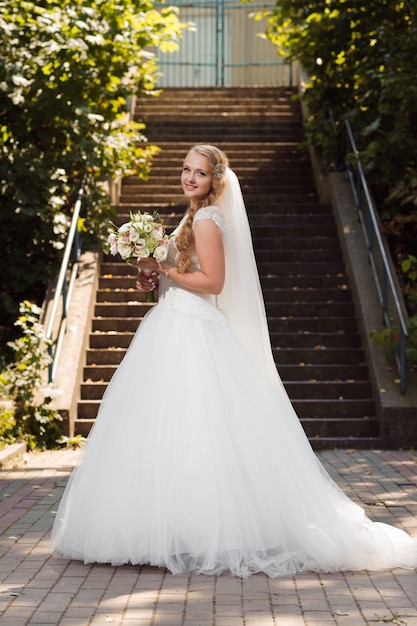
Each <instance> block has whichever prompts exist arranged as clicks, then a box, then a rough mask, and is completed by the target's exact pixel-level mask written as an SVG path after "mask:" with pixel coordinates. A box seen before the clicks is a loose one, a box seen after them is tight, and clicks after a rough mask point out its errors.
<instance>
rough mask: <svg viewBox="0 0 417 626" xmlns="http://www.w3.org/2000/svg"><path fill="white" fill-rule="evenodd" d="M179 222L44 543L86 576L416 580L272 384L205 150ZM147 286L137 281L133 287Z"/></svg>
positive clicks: (240, 240)
mask: <svg viewBox="0 0 417 626" xmlns="http://www.w3.org/2000/svg"><path fill="white" fill-rule="evenodd" d="M181 183H182V188H183V191H184V194H185V196H186V197H187V198H188V199H189V209H188V210H187V212H186V213H185V216H184V218H183V219H182V221H181V223H180V224H179V226H178V228H177V229H176V231H175V232H174V237H173V238H172V239H171V241H170V245H169V252H168V258H167V261H166V262H164V263H162V264H158V263H157V262H156V261H155V260H154V259H146V260H141V261H140V264H139V265H140V268H142V269H143V270H148V272H145V273H144V272H142V273H139V275H138V283H137V285H138V288H139V289H140V290H142V291H146V290H149V289H152V288H153V287H154V286H155V282H156V281H159V292H160V297H159V303H158V305H157V306H156V307H154V308H153V309H152V310H151V311H150V312H149V313H148V314H147V315H146V316H145V318H144V320H143V322H142V323H141V324H140V327H139V329H138V331H137V333H136V335H135V338H134V340H133V342H132V344H131V346H130V348H129V350H128V352H127V354H126V356H125V358H124V360H123V362H122V363H121V365H120V367H119V368H118V370H117V372H116V374H115V375H114V377H113V379H112V381H111V383H110V385H109V386H108V389H107V391H106V393H105V396H104V399H103V402H102V405H101V408H100V412H99V415H98V417H97V421H96V424H95V426H94V428H93V430H92V432H91V434H90V437H89V439H88V442H87V445H86V448H85V451H84V453H83V456H82V460H81V463H80V465H79V467H78V468H76V469H75V470H74V472H73V474H72V476H71V478H70V481H69V483H68V485H67V488H66V491H65V493H64V496H63V498H62V501H61V503H60V506H59V510H58V513H57V516H56V520H55V523H54V527H53V531H52V545H53V549H54V551H55V552H57V553H59V554H61V555H65V556H66V557H70V558H73V559H80V560H83V561H84V562H85V563H90V562H102V563H111V564H113V565H120V564H123V563H131V564H145V563H146V564H150V565H155V566H162V567H166V568H168V569H169V570H170V571H171V572H172V573H174V574H175V573H179V572H184V571H194V572H198V573H204V574H219V573H221V572H222V571H225V570H226V571H227V570H228V571H230V572H231V573H232V574H234V575H236V576H243V577H247V576H249V575H251V574H253V573H255V572H265V573H266V574H268V575H269V576H273V577H277V576H284V575H293V574H295V573H297V572H305V571H316V572H335V571H342V570H362V569H370V570H381V569H385V568H392V567H405V568H415V567H417V541H415V540H413V539H412V538H411V537H409V536H408V535H407V534H406V533H405V532H403V531H401V530H399V529H396V528H394V527H392V526H389V525H386V524H382V523H377V522H372V521H371V520H370V519H368V518H367V517H366V516H365V513H364V511H363V509H362V508H360V507H359V506H358V505H356V504H355V503H354V502H352V501H351V500H349V498H348V497H347V496H346V495H345V494H344V493H343V492H342V491H341V490H340V489H339V488H338V487H337V485H336V484H335V483H334V482H333V481H332V479H331V478H330V476H329V475H328V474H327V473H326V471H325V470H324V468H323V467H322V465H321V464H320V462H319V461H318V459H317V458H316V456H315V454H314V452H313V450H312V448H311V446H310V444H309V442H308V440H307V438H306V436H305V434H304V432H303V430H302V427H301V425H300V423H299V420H298V418H297V415H296V414H295V412H294V409H293V407H292V405H291V403H290V401H289V398H288V396H287V394H286V392H285V389H284V387H283V385H282V383H281V380H280V378H279V376H278V373H277V371H276V367H275V364H274V361H273V356H272V351H271V346H270V343H269V336H268V328H267V322H266V316H265V309H264V304H263V299H262V293H261V289H260V285H259V278H258V273H257V268H256V263H255V259H254V253H253V248H252V241H251V235H250V230H249V225H248V220H247V216H246V211H245V207H244V203H243V199H242V194H241V191H240V185H239V182H238V179H237V177H236V175H235V174H234V173H233V172H232V170H231V169H229V167H228V161H227V157H226V155H225V154H224V153H223V152H222V151H220V150H219V149H218V148H216V147H214V146H207V145H201V146H195V147H194V148H192V149H191V150H190V152H189V153H188V154H187V156H186V158H185V161H184V166H183V170H182V174H181ZM150 272H152V274H151V277H150V278H146V276H145V274H147V275H148V276H149V273H150Z"/></svg>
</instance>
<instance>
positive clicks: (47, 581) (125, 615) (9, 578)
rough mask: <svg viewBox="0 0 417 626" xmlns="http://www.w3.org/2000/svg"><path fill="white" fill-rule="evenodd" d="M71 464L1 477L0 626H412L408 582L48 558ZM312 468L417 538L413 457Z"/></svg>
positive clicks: (329, 462)
mask: <svg viewBox="0 0 417 626" xmlns="http://www.w3.org/2000/svg"><path fill="white" fill-rule="evenodd" d="M78 455H79V452H78V451H71V450H63V451H53V452H43V453H40V454H29V455H26V456H25V457H24V458H23V459H20V461H19V462H18V463H17V464H16V466H15V467H13V466H10V467H5V468H3V469H2V470H1V472H0V494H1V499H0V542H1V553H0V623H1V626H25V625H32V624H33V625H35V624H36V625H41V626H47V625H50V624H53V625H55V626H89V625H91V626H109V625H112V624H113V625H115V626H118V625H120V626H250V625H252V626H306V625H307V626H310V625H311V626H313V625H314V626H328V625H330V624H336V625H337V626H361V625H363V624H369V625H373V624H381V623H384V624H401V625H407V626H417V572H410V571H405V570H394V571H390V572H384V573H378V574H372V573H367V572H360V573H350V572H349V573H344V574H331V575H328V574H326V575H318V574H303V575H298V576H295V577H294V578H281V579H269V578H267V577H266V576H264V575H263V574H257V575H255V576H251V577H250V578H249V579H248V580H241V579H240V578H233V577H232V576H230V575H221V576H218V577H214V576H213V577H211V576H198V575H191V576H186V575H184V576H172V575H171V574H169V573H167V572H165V571H164V570H160V569H157V568H152V567H130V566H129V567H127V566H123V567H111V566H108V565H83V564H82V563H78V562H74V561H68V560H66V559H60V558H56V557H52V556H51V555H50V553H49V544H48V540H49V532H50V528H51V525H52V521H53V517H54V512H55V511H56V508H57V504H58V501H59V499H60V497H61V495H62V491H63V488H64V485H65V483H66V481H67V479H68V476H69V474H70V471H71V469H72V467H73V466H74V464H75V463H76V461H77V458H78ZM320 458H321V459H322V461H323V463H324V464H325V466H326V468H327V469H328V471H329V472H330V473H331V474H332V476H333V477H334V478H335V480H336V481H337V482H338V484H339V485H340V486H341V487H342V489H343V490H344V491H346V492H347V493H348V495H349V496H350V497H352V498H353V499H354V500H356V501H357V502H361V503H362V504H363V505H364V506H365V507H366V510H367V513H368V515H370V516H371V517H372V518H374V519H378V520H379V521H384V522H388V523H393V524H395V525H397V526H399V527H402V528H404V529H406V530H408V532H409V533H410V534H411V535H413V536H414V537H416V538H417V454H416V453H412V452H385V451H384V452H369V451H365V452H364V451H354V452H352V451H343V450H339V451H326V452H323V453H321V454H320Z"/></svg>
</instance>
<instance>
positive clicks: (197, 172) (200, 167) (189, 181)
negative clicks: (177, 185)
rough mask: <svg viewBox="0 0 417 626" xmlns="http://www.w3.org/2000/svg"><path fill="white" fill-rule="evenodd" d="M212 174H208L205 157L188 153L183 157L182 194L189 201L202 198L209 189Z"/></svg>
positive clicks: (196, 153) (195, 153) (207, 164)
mask: <svg viewBox="0 0 417 626" xmlns="http://www.w3.org/2000/svg"><path fill="white" fill-rule="evenodd" d="M212 182H213V174H211V173H210V172H209V163H208V159H207V157H205V156H203V155H202V154H199V153H198V152H189V153H188V154H187V156H186V157H185V161H184V165H183V168H182V173H181V185H182V189H183V191H184V194H185V196H186V197H187V198H190V200H200V199H201V198H204V197H205V196H206V195H207V194H208V193H209V191H210V189H211V184H212Z"/></svg>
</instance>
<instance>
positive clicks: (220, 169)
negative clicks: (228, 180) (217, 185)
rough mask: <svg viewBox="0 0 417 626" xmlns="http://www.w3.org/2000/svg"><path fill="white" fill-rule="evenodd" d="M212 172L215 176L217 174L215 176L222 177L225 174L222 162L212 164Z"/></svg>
mask: <svg viewBox="0 0 417 626" xmlns="http://www.w3.org/2000/svg"><path fill="white" fill-rule="evenodd" d="M214 174H215V176H217V178H224V176H225V175H226V167H225V166H224V165H223V163H216V165H215V166H214Z"/></svg>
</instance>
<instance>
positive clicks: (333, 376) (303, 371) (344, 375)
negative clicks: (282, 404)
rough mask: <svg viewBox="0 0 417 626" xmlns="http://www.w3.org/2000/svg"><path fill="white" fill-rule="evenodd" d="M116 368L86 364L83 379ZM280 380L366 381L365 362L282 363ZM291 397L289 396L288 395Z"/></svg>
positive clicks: (106, 375)
mask: <svg viewBox="0 0 417 626" xmlns="http://www.w3.org/2000/svg"><path fill="white" fill-rule="evenodd" d="M116 369H117V364H107V365H100V364H97V363H96V364H93V365H86V366H85V367H84V370H83V376H84V380H86V381H96V382H99V381H104V382H109V381H110V379H111V377H112V376H113V374H114V373H115V371H116ZM279 373H280V375H281V378H282V380H283V381H284V382H285V384H286V385H287V383H289V382H290V383H292V382H296V383H300V384H306V383H309V382H312V381H314V382H315V381H319V382H323V383H328V384H329V385H330V386H331V387H332V386H333V385H334V384H335V383H338V382H343V381H346V382H348V383H349V384H351V383H354V382H355V381H357V380H360V381H367V382H368V370H367V366H366V364H365V363H359V364H358V363H355V364H353V365H352V364H346V365H341V364H338V365H337V366H335V365H327V364H321V363H320V364H317V363H315V364H311V363H305V364H304V365H303V366H300V364H299V363H297V364H295V365H294V364H283V365H280V366H279ZM290 397H291V396H290Z"/></svg>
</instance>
